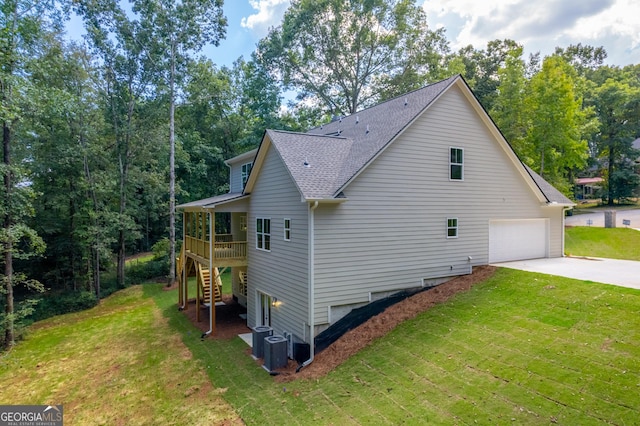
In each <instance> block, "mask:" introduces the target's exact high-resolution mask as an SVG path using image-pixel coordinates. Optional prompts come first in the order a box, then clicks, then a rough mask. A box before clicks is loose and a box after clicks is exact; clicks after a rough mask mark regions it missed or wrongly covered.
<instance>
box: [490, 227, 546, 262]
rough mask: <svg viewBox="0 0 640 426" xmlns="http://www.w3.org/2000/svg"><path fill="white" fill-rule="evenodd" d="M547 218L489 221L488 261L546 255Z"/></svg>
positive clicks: (535, 257) (506, 260) (503, 260)
mask: <svg viewBox="0 0 640 426" xmlns="http://www.w3.org/2000/svg"><path fill="white" fill-rule="evenodd" d="M548 241H549V224H548V219H522V220H492V221H489V263H495V262H508V261H510V260H524V259H538V258H541V257H547V255H548V250H547V247H548V245H549V244H548Z"/></svg>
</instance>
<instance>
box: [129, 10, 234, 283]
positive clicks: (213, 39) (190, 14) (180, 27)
mask: <svg viewBox="0 0 640 426" xmlns="http://www.w3.org/2000/svg"><path fill="white" fill-rule="evenodd" d="M222 3H223V1H222V0H181V1H175V0H134V1H133V10H134V12H136V13H138V14H139V15H140V23H141V26H142V29H143V32H142V35H143V36H144V39H142V40H140V41H141V42H143V43H147V44H148V45H149V46H150V47H151V48H150V55H149V57H148V58H147V59H150V60H151V62H152V63H153V65H155V69H156V71H159V73H160V75H161V76H162V85H166V86H168V90H169V152H170V154H169V251H170V254H169V258H170V266H169V283H172V282H173V281H174V280H175V275H176V195H175V193H176V189H175V183H176V175H175V104H176V84H178V83H179V80H180V73H181V72H182V71H183V68H182V67H181V65H184V64H185V62H186V61H187V59H189V55H190V53H193V52H197V51H199V50H200V49H201V48H202V46H204V45H205V44H207V43H211V44H214V45H218V43H219V41H220V40H221V39H222V38H223V37H224V33H225V27H226V19H225V18H224V16H223V15H222Z"/></svg>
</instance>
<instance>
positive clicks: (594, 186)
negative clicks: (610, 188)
mask: <svg viewBox="0 0 640 426" xmlns="http://www.w3.org/2000/svg"><path fill="white" fill-rule="evenodd" d="M603 182H604V179H602V178H601V177H584V178H577V179H576V180H575V185H576V186H575V193H576V197H577V198H578V199H580V200H586V199H590V198H600V190H601V189H602V183H603Z"/></svg>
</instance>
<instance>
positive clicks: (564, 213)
mask: <svg viewBox="0 0 640 426" xmlns="http://www.w3.org/2000/svg"><path fill="white" fill-rule="evenodd" d="M570 208H571V207H563V208H562V221H561V226H562V230H561V235H562V257H565V256H566V255H565V253H564V230H565V226H564V225H565V218H566V212H567V211H568V210H569V209H570Z"/></svg>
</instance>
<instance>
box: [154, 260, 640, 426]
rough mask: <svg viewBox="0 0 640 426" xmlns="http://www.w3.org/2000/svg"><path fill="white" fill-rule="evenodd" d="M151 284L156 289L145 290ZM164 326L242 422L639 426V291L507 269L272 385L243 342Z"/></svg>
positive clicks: (182, 324) (178, 324) (173, 316)
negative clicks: (318, 371) (320, 372)
mask: <svg viewBox="0 0 640 426" xmlns="http://www.w3.org/2000/svg"><path fill="white" fill-rule="evenodd" d="M149 291H151V290H149ZM154 297H155V298H156V300H157V303H158V304H159V305H160V306H162V307H163V308H164V310H165V313H166V315H167V316H168V317H169V318H170V325H171V327H172V328H174V330H176V331H177V332H179V333H180V334H182V335H183V336H184V342H185V344H186V345H187V346H188V347H189V348H190V349H191V351H192V353H193V355H194V357H195V358H196V359H198V360H200V361H201V362H202V364H203V365H205V366H206V372H207V374H208V375H209V377H210V379H211V382H212V383H213V385H214V386H215V387H216V388H222V389H226V392H225V393H224V398H225V399H226V400H227V401H228V402H229V403H230V404H231V405H232V406H233V407H234V408H235V410H236V412H237V413H238V415H239V416H240V417H242V419H243V420H244V421H245V422H246V423H247V424H250V425H251V424H255V425H258V424H300V425H306V424H310V423H314V424H339V425H348V424H400V423H407V424H426V423H428V424H475V423H476V422H477V423H478V424H548V423H558V424H581V425H585V424H607V423H611V424H635V423H637V419H638V418H640V406H638V400H637V395H638V392H639V391H640V364H639V363H638V359H640V291H638V290H633V289H626V288H618V287H614V286H609V285H602V284H596V283H592V282H581V281H576V280H571V279H564V278H557V277H551V276H548V275H540V274H532V273H527V272H522V271H516V270H508V269H502V270H499V271H498V273H497V274H496V275H495V276H494V277H493V278H492V279H490V280H488V281H486V282H485V283H482V284H480V285H478V286H476V287H474V288H473V289H472V290H471V291H470V292H468V293H466V294H461V295H459V296H458V297H457V298H455V300H453V301H451V302H449V303H446V304H443V305H439V306H437V307H435V308H434V309H432V310H430V311H428V312H425V313H424V314H422V315H420V316H419V317H418V318H416V319H415V320H412V321H408V322H406V323H404V324H403V325H401V326H399V327H398V328H397V329H396V330H394V331H393V332H392V333H390V334H389V335H388V336H386V337H385V338H383V339H380V340H378V341H376V342H374V344H373V345H372V346H370V347H369V348H367V349H365V350H363V351H362V352H360V353H359V354H358V355H356V356H355V357H353V358H352V359H350V360H349V361H348V362H346V363H345V364H343V365H342V366H341V367H339V368H338V369H336V370H335V371H334V372H332V373H331V374H329V375H328V376H326V377H323V378H321V379H319V380H313V381H295V382H291V383H286V384H283V383H277V382H275V381H274V379H273V378H272V377H270V376H269V375H268V374H267V373H266V372H265V371H264V370H263V369H262V368H261V367H259V366H257V365H256V363H255V362H254V361H252V359H251V358H250V357H249V356H248V355H247V346H246V345H245V344H244V343H243V342H242V341H241V340H240V339H239V338H235V339H233V340H231V341H219V340H212V339H205V340H204V341H201V340H200V339H198V338H197V336H196V334H197V333H195V331H194V328H193V327H192V325H191V324H189V323H188V322H187V321H186V320H185V318H184V316H183V315H181V314H178V313H177V312H176V311H175V305H174V301H175V298H174V297H173V296H172V295H171V294H168V293H155V296H154Z"/></svg>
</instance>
